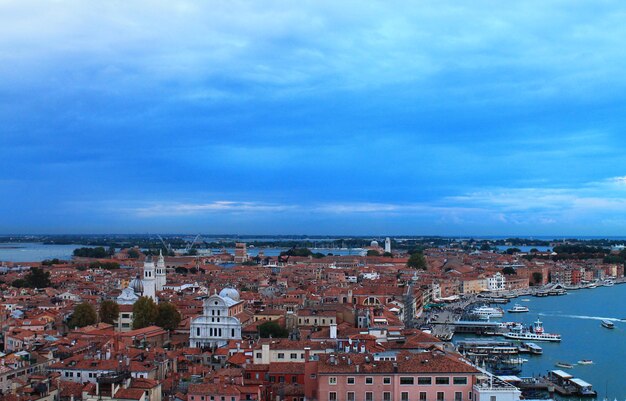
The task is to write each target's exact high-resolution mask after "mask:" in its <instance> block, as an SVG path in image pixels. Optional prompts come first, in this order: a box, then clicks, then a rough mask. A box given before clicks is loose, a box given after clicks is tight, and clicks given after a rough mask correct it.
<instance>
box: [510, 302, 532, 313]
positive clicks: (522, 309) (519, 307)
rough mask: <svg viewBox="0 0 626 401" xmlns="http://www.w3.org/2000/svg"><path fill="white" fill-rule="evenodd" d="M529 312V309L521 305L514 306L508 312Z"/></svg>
mask: <svg viewBox="0 0 626 401" xmlns="http://www.w3.org/2000/svg"><path fill="white" fill-rule="evenodd" d="M528 311H529V309H528V307H526V306H522V305H520V304H515V306H513V307H512V308H511V309H509V310H508V311H507V312H509V313H524V312H528Z"/></svg>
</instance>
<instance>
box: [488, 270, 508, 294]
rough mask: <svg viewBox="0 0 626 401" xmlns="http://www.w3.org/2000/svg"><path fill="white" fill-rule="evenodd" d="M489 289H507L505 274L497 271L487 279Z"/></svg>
mask: <svg viewBox="0 0 626 401" xmlns="http://www.w3.org/2000/svg"><path fill="white" fill-rule="evenodd" d="M487 286H488V287H487V289H488V290H489V291H503V290H505V289H506V278H505V277H504V274H502V273H500V272H497V273H496V274H494V275H493V276H491V277H489V278H488V279H487Z"/></svg>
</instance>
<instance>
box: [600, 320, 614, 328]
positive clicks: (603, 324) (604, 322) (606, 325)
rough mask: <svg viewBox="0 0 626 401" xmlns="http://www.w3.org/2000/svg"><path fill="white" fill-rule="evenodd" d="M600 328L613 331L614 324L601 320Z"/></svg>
mask: <svg viewBox="0 0 626 401" xmlns="http://www.w3.org/2000/svg"><path fill="white" fill-rule="evenodd" d="M602 327H606V328H607V329H614V328H615V324H614V323H613V322H611V321H609V320H603V321H602Z"/></svg>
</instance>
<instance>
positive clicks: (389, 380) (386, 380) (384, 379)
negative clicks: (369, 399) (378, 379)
mask: <svg viewBox="0 0 626 401" xmlns="http://www.w3.org/2000/svg"><path fill="white" fill-rule="evenodd" d="M383 384H391V377H383Z"/></svg>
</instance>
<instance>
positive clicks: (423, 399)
mask: <svg viewBox="0 0 626 401" xmlns="http://www.w3.org/2000/svg"><path fill="white" fill-rule="evenodd" d="M420 401H426V391H420Z"/></svg>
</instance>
